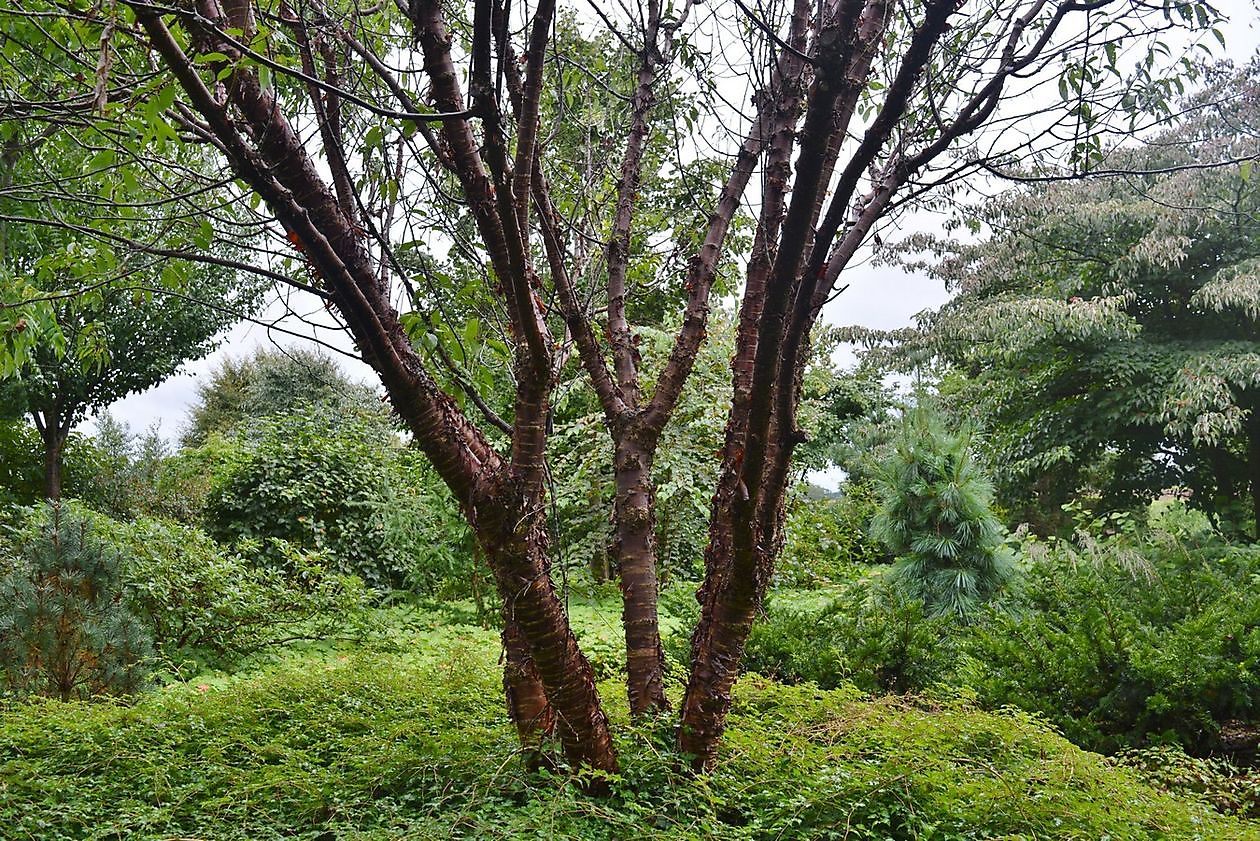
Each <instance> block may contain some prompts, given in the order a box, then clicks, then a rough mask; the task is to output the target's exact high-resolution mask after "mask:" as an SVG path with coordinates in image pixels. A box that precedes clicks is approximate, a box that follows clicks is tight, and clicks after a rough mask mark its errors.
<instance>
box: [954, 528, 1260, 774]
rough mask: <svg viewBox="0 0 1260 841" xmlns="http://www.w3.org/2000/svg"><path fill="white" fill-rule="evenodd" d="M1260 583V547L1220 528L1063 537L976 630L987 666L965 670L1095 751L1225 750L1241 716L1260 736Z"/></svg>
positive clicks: (974, 642) (993, 696)
mask: <svg viewBox="0 0 1260 841" xmlns="http://www.w3.org/2000/svg"><path fill="white" fill-rule="evenodd" d="M1034 546H1035V544H1034ZM1258 585H1260V546H1253V547H1243V546H1233V547H1231V546H1227V545H1225V544H1222V543H1219V542H1218V541H1216V540H1215V539H1214V538H1212V537H1211V536H1210V535H1208V534H1200V535H1199V536H1197V537H1195V536H1189V537H1178V536H1177V535H1175V534H1171V533H1168V532H1162V531H1161V532H1155V533H1153V534H1150V535H1146V536H1143V535H1141V534H1121V535H1117V536H1115V537H1113V538H1111V539H1108V540H1106V541H1104V542H1101V543H1100V542H1096V541H1092V540H1088V539H1087V540H1085V545H1084V549H1083V550H1074V549H1072V548H1071V547H1069V546H1066V545H1063V544H1058V545H1057V546H1055V547H1054V548H1052V549H1050V550H1049V551H1043V557H1042V558H1041V560H1039V561H1038V562H1036V563H1035V564H1034V565H1033V566H1032V568H1031V569H1030V571H1029V573H1028V578H1027V581H1026V582H1025V586H1024V587H1023V588H1022V590H1021V594H1020V596H1019V598H1018V599H1017V600H1016V601H1015V603H1014V604H1013V605H1012V608H1011V610H1010V612H1007V613H995V614H994V615H993V616H992V617H991V618H990V620H989V622H988V623H987V624H986V625H985V626H984V627H981V628H977V629H976V631H975V634H974V635H972V636H971V637H970V638H969V639H968V644H967V647H968V650H969V651H970V653H971V657H972V659H973V662H974V664H975V666H974V668H971V669H969V670H968V673H967V674H965V675H963V676H962V678H961V679H962V680H964V681H965V682H967V683H969V684H970V685H972V686H973V687H975V689H976V690H977V691H978V692H979V695H980V698H981V700H982V701H983V702H985V703H988V704H990V705H1004V704H1015V705H1018V706H1020V707H1022V708H1024V709H1029V710H1035V711H1038V712H1040V713H1041V714H1043V715H1045V716H1046V717H1047V718H1048V719H1049V720H1050V721H1052V722H1054V723H1055V724H1056V725H1057V726H1059V727H1060V728H1062V730H1063V731H1064V733H1066V734H1067V735H1068V737H1069V738H1071V739H1072V740H1073V741H1075V742H1076V743H1077V744H1080V745H1084V746H1087V747H1090V748H1092V749H1097V750H1103V751H1111V750H1115V749H1117V748H1120V747H1124V746H1127V745H1137V744H1143V743H1146V742H1149V741H1166V742H1180V743H1181V744H1183V745H1185V746H1186V747H1187V748H1188V749H1190V750H1191V751H1192V752H1203V751H1207V750H1212V749H1219V748H1220V747H1222V745H1221V740H1220V735H1221V729H1222V727H1223V726H1225V725H1226V724H1229V723H1235V722H1241V723H1243V724H1245V725H1247V726H1249V727H1251V728H1252V729H1254V730H1255V734H1256V737H1257V739H1260V727H1257V724H1258V723H1260V599H1257V598H1256V596H1255V594H1256V591H1257V586H1258Z"/></svg>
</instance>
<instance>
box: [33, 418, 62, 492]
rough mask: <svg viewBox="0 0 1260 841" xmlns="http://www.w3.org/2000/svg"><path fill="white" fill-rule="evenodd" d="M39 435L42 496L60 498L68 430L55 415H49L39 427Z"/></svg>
mask: <svg viewBox="0 0 1260 841" xmlns="http://www.w3.org/2000/svg"><path fill="white" fill-rule="evenodd" d="M39 432H40V436H41V437H42V438H43V439H44V497H45V498H47V499H51V500H59V499H61V474H62V456H63V455H64V453H65V448H66V438H67V437H68V436H69V432H68V430H65V429H63V428H62V426H61V421H60V419H59V418H56V417H51V416H50V417H49V418H48V419H47V422H46V423H45V424H44V425H43V426H41V427H40V430H39Z"/></svg>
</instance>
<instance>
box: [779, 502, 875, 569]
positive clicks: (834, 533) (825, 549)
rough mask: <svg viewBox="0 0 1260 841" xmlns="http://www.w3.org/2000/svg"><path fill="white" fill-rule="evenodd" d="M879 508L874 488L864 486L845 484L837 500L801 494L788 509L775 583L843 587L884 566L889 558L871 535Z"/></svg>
mask: <svg viewBox="0 0 1260 841" xmlns="http://www.w3.org/2000/svg"><path fill="white" fill-rule="evenodd" d="M876 506H877V501H876V498H875V492H874V489H873V488H872V487H871V485H869V484H867V483H863V482H858V483H850V484H846V485H845V486H844V488H843V493H842V495H841V496H839V497H836V498H825V499H813V498H810V497H809V496H807V495H806V494H804V493H798V494H797V495H796V498H795V499H793V500H792V502H791V504H790V508H789V510H788V517H787V523H786V525H785V527H784V544H783V553H782V554H781V555H780V556H779V560H778V561H777V562H776V563H775V580H776V581H777V582H779V583H780V584H781V585H783V586H785V587H814V586H818V585H822V584H828V583H830V584H839V583H842V582H845V581H850V580H852V579H854V578H855V577H858V576H860V575H862V574H863V573H864V572H865V570H864V569H863V568H864V567H865V566H867V565H870V564H874V563H879V562H881V561H884V560H885V559H886V558H887V553H886V552H885V550H884V547H883V546H882V545H881V544H880V543H879V541H878V540H876V539H875V538H874V537H873V536H872V535H871V531H870V524H871V517H873V516H874V514H875V509H876Z"/></svg>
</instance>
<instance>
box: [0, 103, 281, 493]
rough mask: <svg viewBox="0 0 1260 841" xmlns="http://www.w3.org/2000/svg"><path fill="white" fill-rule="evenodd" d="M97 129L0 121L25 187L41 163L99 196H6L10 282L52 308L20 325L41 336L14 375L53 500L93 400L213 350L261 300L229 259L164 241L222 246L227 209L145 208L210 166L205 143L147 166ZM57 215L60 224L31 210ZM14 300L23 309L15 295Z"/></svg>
mask: <svg viewBox="0 0 1260 841" xmlns="http://www.w3.org/2000/svg"><path fill="white" fill-rule="evenodd" d="M98 140H99V138H97V137H95V136H94V133H91V132H89V133H88V134H86V135H84V136H82V137H75V136H72V133H71V132H70V131H66V130H60V131H44V132H42V133H40V132H39V130H38V129H37V128H34V127H23V126H20V125H15V124H14V123H11V122H5V123H3V124H0V141H3V148H4V154H3V155H0V180H3V181H4V182H5V183H10V184H12V183H14V182H16V183H17V184H19V185H21V184H26V183H29V182H31V181H32V180H34V179H35V178H36V177H37V176H36V175H35V173H38V177H40V178H44V179H47V180H49V181H51V182H53V183H59V184H73V185H74V189H75V190H79V191H90V193H91V195H92V198H93V199H94V201H95V204H75V203H72V202H67V201H62V200H60V199H54V200H52V201H51V202H50V200H49V199H48V197H47V195H46V194H44V193H42V192H38V193H32V192H31V191H28V190H26V189H23V188H20V187H18V188H13V189H10V190H7V191H4V193H3V194H0V276H2V277H3V279H4V281H5V284H4V289H3V290H2V291H3V292H5V293H9V294H13V293H16V294H18V295H19V296H20V295H22V294H25V295H26V298H25V301H26V302H27V303H28V304H30V303H31V302H32V301H33V302H37V303H38V304H39V305H40V307H39V312H40V313H41V314H42V315H43V316H44V318H45V321H44V322H43V323H42V324H41V323H39V321H38V319H35V318H34V317H33V316H32V319H31V320H30V321H28V322H27V323H26V326H25V327H23V329H22V332H23V333H24V334H25V333H28V332H29V333H31V334H38V335H39V336H41V338H40V340H39V341H37V342H34V343H33V344H31V345H30V346H28V347H26V348H25V353H24V354H23V355H22V359H21V361H20V362H19V361H17V360H11V361H12V363H13V364H12V368H13V370H12V371H9V372H8V373H9V375H10V379H16V382H11V383H10V384H9V386H8V387H7V389H6V391H7V392H8V398H9V401H10V403H11V407H12V406H16V407H17V408H19V409H20V410H21V411H23V412H25V413H26V414H27V415H29V417H30V418H31V420H32V421H33V423H34V424H35V427H36V429H37V430H38V431H39V434H40V437H41V439H42V442H43V450H44V479H43V481H44V488H43V490H44V494H45V496H47V497H48V498H49V499H58V498H60V496H61V493H62V484H63V480H62V461H63V455H64V451H65V446H66V439H67V437H68V436H69V434H70V432H71V430H72V429H74V427H75V426H76V425H78V424H79V423H80V422H81V421H82V420H83V419H84V418H85V417H86V415H87V414H88V413H89V412H92V411H94V410H97V409H102V408H104V407H106V406H108V405H110V404H111V403H113V402H115V401H117V400H119V399H121V398H123V397H125V396H127V395H128V394H133V393H136V392H139V391H144V390H145V389H147V388H150V387H152V386H154V385H156V384H158V383H160V382H162V381H163V380H165V379H166V378H167V377H169V376H171V375H172V374H174V373H175V372H176V371H177V370H178V369H179V367H180V365H182V364H183V363H184V362H186V361H188V360H192V359H199V358H201V357H202V356H205V355H206V354H207V353H209V352H210V351H211V350H212V349H213V348H214V346H215V337H216V336H217V335H218V334H219V333H221V332H222V331H223V330H224V329H225V328H226V327H227V326H229V325H230V324H232V323H234V322H235V321H237V320H238V319H239V318H240V317H241V315H242V313H243V312H245V311H247V310H248V309H249V308H250V306H251V305H252V303H253V300H254V298H255V295H256V290H257V281H255V280H253V279H250V281H249V282H248V283H247V282H246V280H245V276H242V275H239V274H238V272H237V271H236V269H235V268H232V267H230V266H228V265H215V264H196V263H191V262H188V261H183V260H170V259H163V258H162V257H161V256H159V255H158V254H155V253H153V252H155V251H157V252H161V251H164V250H166V249H169V248H171V247H189V248H194V247H195V248H201V249H204V250H210V249H212V247H213V239H214V225H213V224H211V221H210V220H215V219H216V215H217V213H220V212H221V213H224V214H229V213H230V210H222V209H213V208H212V209H210V213H209V214H208V215H207V216H203V217H201V219H199V220H197V221H192V222H190V221H188V220H185V219H179V218H174V219H149V220H145V221H143V222H142V221H141V220H139V219H137V218H136V213H135V210H134V208H135V207H137V206H143V205H144V204H145V203H151V202H153V201H155V196H157V195H160V194H161V193H162V192H163V191H164V190H167V189H171V187H170V185H169V183H168V181H167V179H170V180H175V179H178V178H179V177H180V176H181V174H182V173H184V172H186V171H187V170H188V169H189V168H196V167H197V166H198V165H199V162H200V152H199V150H197V149H195V148H189V149H184V148H183V147H175V146H170V147H168V150H169V151H168V153H167V154H166V155H165V156H164V157H160V158H158V159H157V160H154V161H152V162H151V163H150V165H149V166H147V167H145V168H143V169H142V168H140V167H138V166H133V165H131V164H129V163H127V162H125V161H120V160H119V157H118V155H116V154H115V153H114V152H113V151H112V150H109V149H105V150H100V149H98V148H97V147H96V146H95V145H93V144H94V143H95V142H96V141H98ZM141 178H144V179H145V182H144V183H141V180H140V179H141ZM50 205H51V206H50ZM111 208H112V209H111ZM48 216H52V217H53V218H55V219H56V220H57V222H58V224H27V222H26V220H28V219H33V218H41V217H48ZM90 224H102V225H105V226H106V228H107V230H108V231H109V233H110V234H111V236H112V239H105V240H102V239H100V237H99V234H95V233H94V234H93V236H88V235H86V234H85V233H84V230H85V229H86V228H87V226H88V225H90ZM155 231H156V233H153V232H155ZM142 237H144V238H146V239H144V241H143V242H140V241H139V238H142ZM132 238H137V241H135V242H133V241H132ZM220 250H222V249H220ZM225 262H227V263H230V262H231V261H230V260H226V261H225ZM23 289H25V290H27V291H26V292H25V293H23V292H22V290H23ZM10 306H14V307H15V308H17V309H21V307H20V306H18V304H17V302H16V301H15V302H10Z"/></svg>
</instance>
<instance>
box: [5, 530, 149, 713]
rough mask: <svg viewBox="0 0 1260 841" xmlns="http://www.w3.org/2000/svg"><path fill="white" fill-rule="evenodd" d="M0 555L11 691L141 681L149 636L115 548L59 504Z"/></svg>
mask: <svg viewBox="0 0 1260 841" xmlns="http://www.w3.org/2000/svg"><path fill="white" fill-rule="evenodd" d="M6 554H9V557H7V558H0V677H2V678H3V686H4V689H5V690H6V692H7V693H9V694H14V695H18V696H24V695H47V696H51V697H55V698H59V699H61V700H63V701H64V700H69V699H71V698H86V697H91V696H93V695H99V694H111V695H121V694H127V693H131V692H135V691H137V690H138V689H139V688H140V687H141V686H142V685H143V683H144V665H143V661H144V659H145V658H146V657H147V656H148V654H149V653H150V651H151V638H150V635H149V632H148V629H147V628H145V627H144V624H143V622H142V621H141V619H140V617H139V616H137V615H136V613H135V611H134V607H133V605H132V604H130V603H129V602H128V600H127V599H126V598H125V593H124V587H123V576H122V569H121V567H122V564H123V563H124V561H123V559H122V558H121V556H120V554H119V552H118V550H117V549H116V548H114V547H112V546H108V545H107V544H106V543H105V542H103V541H102V540H100V539H99V538H98V537H97V536H96V535H95V534H93V530H92V526H91V523H90V522H89V521H88V519H87V518H86V517H84V516H82V515H81V514H79V513H77V512H75V511H73V510H71V509H68V508H63V507H61V506H59V505H49V506H46V507H44V508H42V509H40V512H39V522H38V527H37V528H36V529H34V530H33V531H32V532H31V533H26V534H23V535H21V536H20V537H19V538H18V539H17V540H16V541H14V546H13V549H12V550H11V552H9V553H6Z"/></svg>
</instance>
